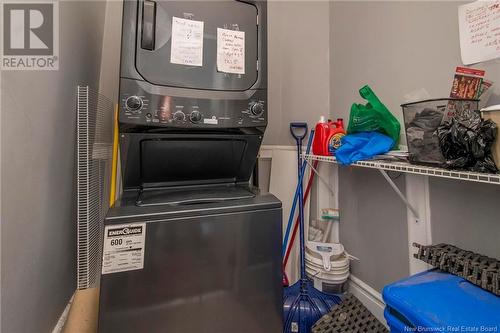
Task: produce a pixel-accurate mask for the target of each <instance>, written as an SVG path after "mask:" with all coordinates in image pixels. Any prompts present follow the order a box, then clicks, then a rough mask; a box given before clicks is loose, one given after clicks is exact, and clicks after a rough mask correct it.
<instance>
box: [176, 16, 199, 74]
mask: <svg viewBox="0 0 500 333" xmlns="http://www.w3.org/2000/svg"><path fill="white" fill-rule="evenodd" d="M170 62H171V63H173V64H180V65H188V66H200V67H201V66H203V21H194V20H186V19H183V18H178V17H172V45H171V48H170Z"/></svg>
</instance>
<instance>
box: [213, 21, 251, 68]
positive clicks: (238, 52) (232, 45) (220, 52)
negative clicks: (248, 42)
mask: <svg viewBox="0 0 500 333" xmlns="http://www.w3.org/2000/svg"><path fill="white" fill-rule="evenodd" d="M217 70H218V71H219V72H224V73H233V74H245V32H244V31H237V30H228V29H221V28H217Z"/></svg>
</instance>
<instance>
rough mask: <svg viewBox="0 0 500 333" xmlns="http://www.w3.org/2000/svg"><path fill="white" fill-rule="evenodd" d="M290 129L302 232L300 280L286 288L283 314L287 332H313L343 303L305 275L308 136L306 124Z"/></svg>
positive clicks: (300, 233)
mask: <svg viewBox="0 0 500 333" xmlns="http://www.w3.org/2000/svg"><path fill="white" fill-rule="evenodd" d="M290 132H291V133H292V136H293V137H294V139H295V141H296V143H297V157H298V180H299V181H298V184H297V188H298V191H299V194H298V198H299V235H300V279H299V281H297V282H296V283H294V284H293V285H291V286H290V287H286V288H285V290H284V297H283V298H284V299H283V314H284V318H285V322H284V327H283V332H284V333H310V331H311V327H312V326H313V325H314V323H316V321H318V320H319V319H320V318H321V317H322V316H323V315H325V314H327V313H328V312H329V311H330V309H331V308H332V307H333V306H334V305H336V304H340V302H341V299H340V297H338V296H337V295H329V294H325V293H323V292H321V291H319V290H317V289H316V288H314V284H313V282H312V281H311V280H310V279H309V278H308V277H307V275H306V266H305V239H304V237H305V236H304V198H303V193H302V192H303V189H302V181H301V180H302V178H303V174H302V172H303V170H302V168H301V166H302V165H301V164H302V163H301V159H302V140H303V139H304V138H305V137H306V135H307V124H306V123H291V124H290Z"/></svg>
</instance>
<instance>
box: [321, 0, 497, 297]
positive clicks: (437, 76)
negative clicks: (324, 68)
mask: <svg viewBox="0 0 500 333" xmlns="http://www.w3.org/2000/svg"><path fill="white" fill-rule="evenodd" d="M459 4H461V3H460V2H449V1H441V2H439V1H428V2H427V1H422V2H420V1H418V2H417V1H413V2H412V1H404V2H380V1H376V2H366V1H364V2H338V1H335V2H332V3H330V47H331V50H330V52H331V53H330V54H331V60H330V61H331V63H330V66H331V73H330V74H331V81H330V87H331V90H330V92H331V96H330V98H331V114H332V117H337V116H339V117H344V118H347V117H348V115H349V111H350V106H351V104H352V103H353V102H361V101H362V100H361V99H360V97H359V95H358V89H359V88H360V87H362V86H363V85H364V84H369V85H370V86H371V87H372V88H373V89H374V91H375V92H376V94H377V95H378V96H379V97H380V98H381V100H382V101H383V102H384V103H385V104H386V105H387V106H388V108H389V109H390V110H391V111H392V112H393V113H394V114H395V115H396V116H397V117H398V118H399V119H402V113H401V109H400V106H399V105H400V104H401V103H402V102H404V100H403V96H404V95H405V94H406V93H408V92H410V91H412V90H415V89H418V88H425V89H426V90H427V91H428V92H429V93H430V95H431V96H432V97H446V96H448V95H449V91H450V86H451V80H452V77H453V73H454V70H455V67H456V66H457V65H461V60H460V48H459V39H458V21H457V6H458V5H459ZM475 67H478V68H484V69H486V71H487V77H488V78H491V79H492V80H493V81H497V85H496V87H495V94H494V96H492V98H491V100H490V104H493V103H499V102H500V81H499V80H498V78H499V77H500V61H498V60H494V61H490V62H487V63H484V64H479V65H477V66H475ZM403 135H404V134H403ZM380 177H381V176H380V175H379V174H376V173H374V172H370V171H368V170H359V172H353V173H352V174H349V173H348V172H346V171H344V172H343V173H342V174H341V179H342V181H341V187H340V196H341V207H340V208H341V210H342V212H343V214H344V215H346V218H345V219H344V220H345V221H343V222H342V224H341V240H342V241H344V242H346V243H348V244H349V246H348V247H347V249H348V250H349V251H351V252H352V253H353V254H355V255H356V253H360V255H361V256H362V258H361V259H362V262H361V264H360V265H359V266H358V267H356V266H354V274H359V275H360V276H358V277H360V278H362V279H363V280H365V282H367V283H369V284H371V285H372V286H374V287H376V288H379V289H380V287H381V286H382V285H383V284H385V283H389V282H391V281H393V280H394V278H395V277H397V276H401V275H403V274H404V273H405V272H407V271H408V262H406V264H405V263H403V262H402V259H403V258H404V257H407V255H408V249H407V245H406V240H407V229H406V210H405V208H404V206H402V205H401V204H400V202H399V199H398V198H397V197H395V196H394V195H393V194H391V193H389V192H390V190H389V192H385V191H384V192H381V188H386V187H387V186H388V185H387V184H386V183H384V181H383V180H381V179H380ZM402 177H404V176H402ZM402 177H401V178H402ZM356 186H357V187H356ZM401 186H402V184H400V187H401ZM401 189H403V188H401ZM499 193H500V187H492V186H487V185H481V184H467V183H463V182H456V181H446V180H438V179H433V178H431V180H430V196H431V222H432V233H433V240H434V242H443V241H446V242H451V243H456V244H457V245H459V246H463V247H466V248H470V249H473V250H477V251H480V252H482V253H484V254H489V255H492V256H496V257H500V242H499V241H498V239H500V230H499V223H498V216H499V213H500V211H499V209H498V207H497V206H498V205H497V206H495V203H494V201H495V199H494V198H495V197H496V198H498V194H499ZM359 198H366V200H368V198H373V199H374V200H376V201H375V202H376V203H377V205H376V206H374V205H373V204H372V203H369V204H366V205H365V204H359V203H358V205H357V206H355V207H354V206H353V203H352V201H356V200H357V201H358V202H359V200H360V199H359ZM354 208H356V209H357V212H356V213H352V212H350V210H351V209H354ZM373 226H377V227H376V228H374V227H373ZM395 227H397V229H396V230H395V229H394V228H395ZM368 235H369V236H370V237H371V239H372V240H373V242H377V243H379V244H384V249H383V250H387V249H390V250H391V251H392V256H395V257H394V259H395V260H396V261H395V264H394V265H389V263H388V260H386V259H385V258H383V257H380V256H379V255H378V253H377V251H370V246H373V244H370V243H369V242H364V241H358V240H366V238H367V237H368ZM401 239H403V240H405V241H404V242H402V241H400V240H401ZM378 246H380V245H378ZM396 263H397V264H396ZM364 265H366V266H368V267H369V268H368V267H365V266H364ZM367 270H370V271H367Z"/></svg>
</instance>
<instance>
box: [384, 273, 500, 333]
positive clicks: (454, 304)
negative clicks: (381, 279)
mask: <svg viewBox="0 0 500 333" xmlns="http://www.w3.org/2000/svg"><path fill="white" fill-rule="evenodd" d="M383 298H384V301H385V304H386V305H387V306H386V309H385V311H384V316H385V319H386V320H387V324H388V325H389V327H390V329H391V332H392V333H400V332H500V297H498V296H495V295H494V294H492V293H490V292H488V291H486V290H483V289H481V288H479V287H477V286H475V285H473V284H471V283H470V282H467V281H466V280H464V279H462V278H460V277H458V276H455V275H452V274H448V273H444V272H441V271H440V270H430V271H426V272H422V273H419V274H416V275H413V276H410V277H409V278H406V279H403V280H400V281H398V282H395V283H393V284H390V285H387V286H386V287H385V288H384V290H383Z"/></svg>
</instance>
